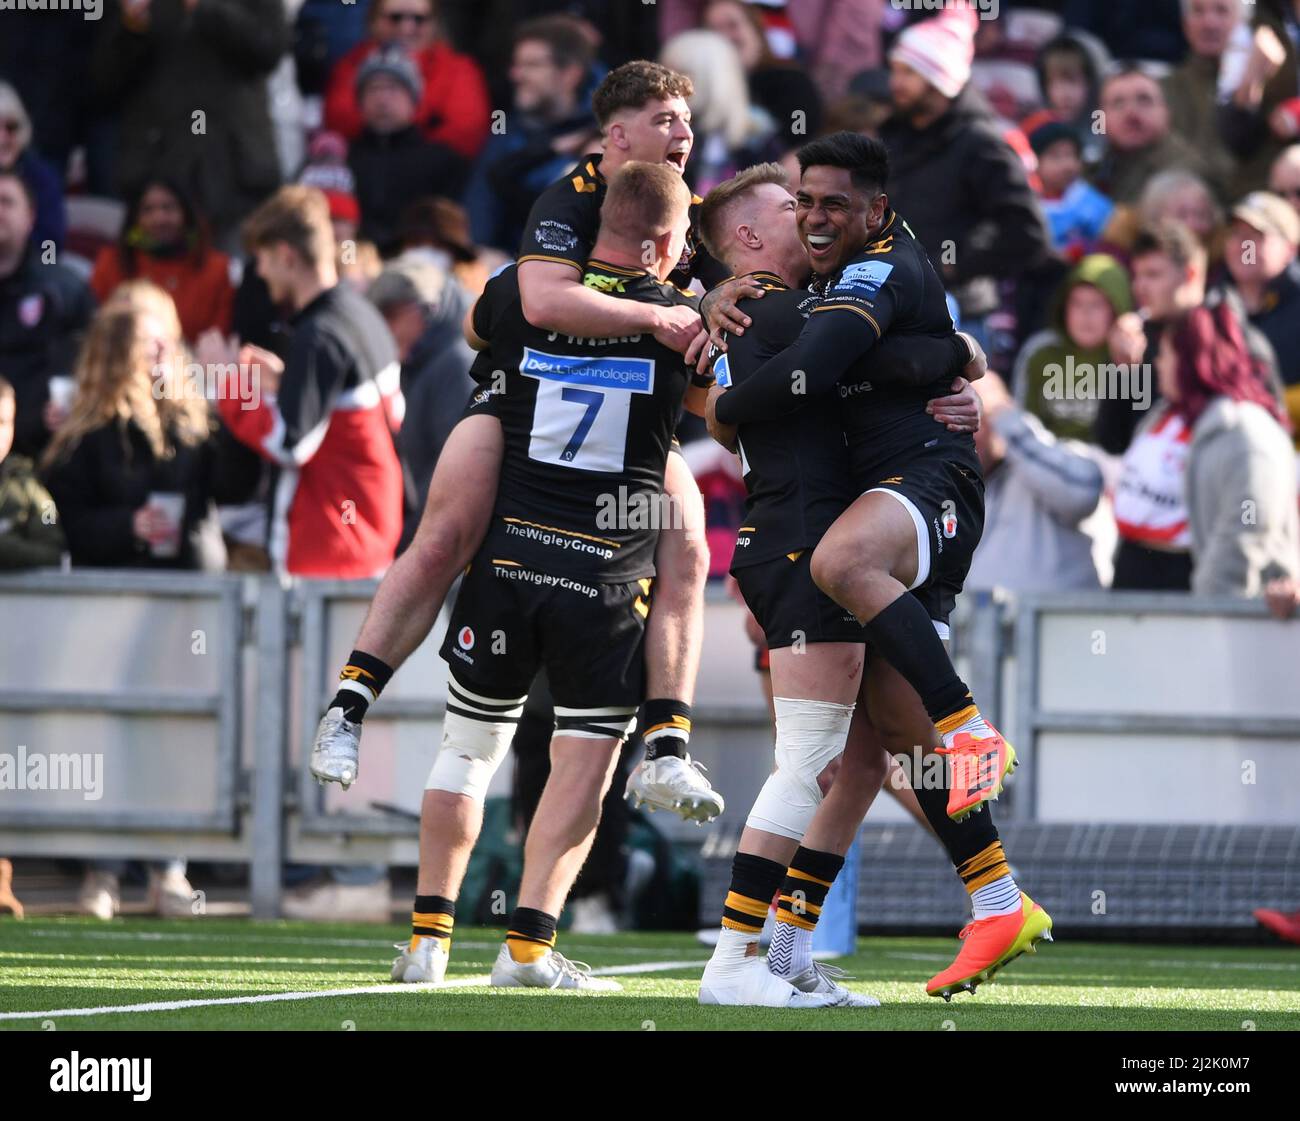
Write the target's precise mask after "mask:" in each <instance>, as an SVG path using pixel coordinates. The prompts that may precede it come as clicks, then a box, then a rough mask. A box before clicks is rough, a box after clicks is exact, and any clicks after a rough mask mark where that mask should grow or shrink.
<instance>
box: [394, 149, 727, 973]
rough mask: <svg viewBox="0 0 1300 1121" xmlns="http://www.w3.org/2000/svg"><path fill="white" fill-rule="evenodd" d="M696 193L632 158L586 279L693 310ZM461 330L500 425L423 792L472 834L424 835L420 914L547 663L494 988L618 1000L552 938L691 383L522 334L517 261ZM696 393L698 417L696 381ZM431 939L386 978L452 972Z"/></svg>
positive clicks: (595, 780) (596, 790)
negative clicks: (437, 741)
mask: <svg viewBox="0 0 1300 1121" xmlns="http://www.w3.org/2000/svg"><path fill="white" fill-rule="evenodd" d="M690 198H691V196H690V192H689V191H688V190H687V188H686V185H685V183H684V182H683V181H682V179H681V176H680V175H679V174H677V172H676V171H674V170H673V169H671V168H668V167H664V166H662V165H656V164H648V163H638V162H632V163H628V164H626V165H625V166H624V167H623V168H622V169H620V170H619V172H618V173H617V175H616V176H615V177H614V178H613V179H612V180H611V183H610V186H609V193H608V194H607V196H606V198H605V202H604V204H603V205H602V208H601V227H600V233H599V235H598V238H597V241H596V245H595V248H594V249H593V251H592V256H591V259H590V260H589V261H588V262H587V266H586V269H585V270H584V278H583V279H584V283H585V284H587V285H589V286H592V287H598V288H600V289H601V290H603V291H605V292H607V293H609V294H611V295H613V296H615V297H616V298H618V299H627V300H638V301H643V302H653V303H659V304H665V305H676V304H684V305H687V306H694V303H693V301H694V297H692V296H690V295H689V294H687V293H684V292H682V291H680V290H679V289H676V288H674V287H673V286H672V285H670V284H667V283H665V281H666V278H667V276H668V275H669V273H670V272H671V270H672V269H673V267H674V266H675V264H676V262H677V261H678V260H679V259H680V256H681V252H682V246H683V245H684V243H685V240H686V233H687V230H688V228H689V213H688V207H689V204H690ZM466 328H467V330H466V334H467V338H468V339H469V341H470V343H471V345H474V346H476V347H479V348H480V351H481V352H480V361H479V363H478V373H479V375H480V379H481V380H483V381H484V383H485V386H484V389H483V390H482V391H480V392H479V393H477V394H476V395H475V397H474V399H473V400H472V401H471V405H470V410H471V412H473V411H476V410H484V409H490V410H492V411H493V412H494V413H495V415H496V416H497V417H498V418H499V419H500V421H501V429H502V434H503V436H504V442H505V447H504V455H503V458H502V464H501V477H500V483H499V485H498V488H497V499H496V504H495V507H494V509H493V514H492V520H491V524H490V527H489V529H488V532H487V535H486V537H485V538H484V540H483V544H482V545H481V546H480V548H479V551H478V553H477V554H475V556H474V559H473V560H472V561H471V562H470V565H469V568H468V570H467V572H466V575H465V579H464V580H463V581H462V583H461V588H460V592H459V594H458V595H457V597H456V604H455V607H454V608H453V609H452V616H451V620H450V623H449V625H448V628H447V637H446V640H445V641H444V643H443V646H442V656H443V658H445V659H446V661H447V663H448V667H449V674H448V676H449V682H448V700H447V715H446V719H445V720H444V722H443V743H442V748H441V750H440V751H439V753H438V755H437V757H436V759H435V760H434V765H433V769H432V771H431V772H430V775H429V779H428V783H427V785H426V790H431V791H441V792H445V793H449V794H452V795H466V796H467V797H468V799H469V801H468V804H467V805H460V806H457V808H456V810H455V811H454V812H456V813H467V814H468V815H469V816H467V817H466V823H467V825H468V828H465V829H459V830H456V831H455V832H454V836H453V835H450V834H449V835H448V837H447V838H446V841H445V843H444V842H443V841H442V840H440V839H439V836H440V835H439V833H438V825H437V823H431V824H430V835H431V842H430V844H429V845H427V846H425V845H422V846H421V868H420V878H421V882H422V883H427V884H428V885H429V887H430V889H431V891H432V894H431V895H429V894H426V893H424V892H423V891H422V892H421V895H420V896H417V902H418V900H419V899H421V898H425V899H427V900H428V901H429V903H430V904H436V906H437V908H439V910H438V911H437V912H436V913H434V912H430V913H429V914H428V915H417V919H418V920H419V921H420V923H421V926H422V927H424V926H426V925H427V932H428V933H430V934H431V935H434V936H436V935H438V934H439V933H442V934H443V935H444V936H448V937H446V941H448V942H449V933H450V925H449V924H450V915H451V914H452V913H454V906H455V896H456V894H457V892H458V891H459V888H460V881H461V878H462V877H463V875H464V869H465V866H466V863H467V861H468V848H467V844H466V842H468V845H472V844H473V840H474V839H475V838H476V837H477V831H478V828H479V827H481V820H482V818H481V812H479V811H476V810H474V811H471V810H469V809H468V807H469V806H473V807H477V806H481V804H482V799H483V796H484V795H485V792H486V789H487V785H488V783H489V782H490V781H491V778H492V775H493V774H494V773H495V771H496V769H497V767H499V766H500V764H501V761H502V759H503V758H504V756H505V752H506V750H507V748H508V746H509V744H510V740H511V737H512V735H513V732H514V727H515V725H516V724H517V723H518V721H519V718H520V715H521V714H522V712H523V704H524V699H525V695H526V694H527V693H528V690H529V687H530V685H531V684H532V681H533V678H534V677H535V676H536V674H537V672H538V670H540V669H545V670H546V675H547V679H548V681H549V684H550V690H551V695H552V696H553V697H554V699H555V732H554V735H553V737H552V739H551V773H550V776H549V777H548V778H547V781H546V787H545V789H544V790H543V792H542V797H541V800H540V802H539V803H538V807H537V812H536V814H535V816H534V818H533V821H532V824H531V826H530V828H529V831H528V837H527V839H526V841H525V845H524V870H523V877H522V879H521V881H520V885H519V897H518V898H519V903H518V906H517V907H516V908H515V910H514V912H513V913H512V914H511V916H510V920H509V922H508V924H507V936H506V944H505V945H504V946H502V947H501V950H500V952H499V953H498V955H497V960H496V963H495V964H494V966H493V969H492V983H493V984H494V985H498V986H508V987H515V986H527V987H536V988H552V989H553V988H577V989H610V988H618V987H619V986H618V985H617V984H616V983H614V982H612V981H608V980H604V979H597V978H593V977H591V976H590V973H589V971H586V970H584V969H583V967H581V965H579V964H578V963H575V962H570V961H568V960H567V959H566V958H564V957H563V956H562V955H561V954H558V953H557V952H556V951H555V948H554V947H555V931H556V923H557V921H558V919H559V914H560V911H561V909H562V908H563V906H564V901H565V898H566V897H567V895H568V892H569V889H570V888H571V887H572V885H573V881H574V878H575V877H576V876H577V874H578V870H579V869H580V868H581V867H582V863H583V861H584V860H585V859H586V856H587V853H588V852H589V851H590V849H591V843H592V840H593V839H594V837H595V833H596V824H597V822H598V821H599V820H600V807H601V802H602V800H603V798H604V794H605V788H606V787H607V786H608V784H609V781H610V777H611V774H612V766H613V761H614V756H615V753H616V752H617V751H618V749H619V747H620V745H621V744H622V742H623V741H624V740H625V739H626V738H627V736H628V733H629V732H630V730H631V727H632V724H633V721H634V719H635V716H636V710H637V707H638V705H640V703H641V701H642V700H643V699H644V696H645V624H646V620H647V618H648V617H649V615H650V597H651V582H652V579H653V575H654V553H655V544H656V541H657V538H658V535H659V529H660V528H661V526H663V525H664V519H665V517H671V515H672V512H671V510H665V509H664V503H663V502H662V501H661V500H662V498H663V493H664V491H663V484H664V471H665V468H666V466H667V461H668V452H669V448H670V447H671V445H672V438H673V429H674V427H675V426H676V422H677V417H678V413H679V412H680V410H681V407H682V404H683V401H684V399H685V398H686V397H687V391H688V388H689V386H690V383H691V381H692V374H691V373H690V371H689V370H688V368H687V367H686V364H685V360H684V359H683V357H682V356H681V355H680V354H678V353H677V352H676V351H673V350H670V349H668V348H667V347H665V346H663V345H661V344H660V343H658V342H656V341H655V339H654V338H653V337H652V336H650V335H633V336H630V337H626V338H606V339H601V338H579V337H573V336H568V335H564V334H561V333H559V332H556V331H547V330H545V329H542V328H538V327H534V326H532V325H531V324H529V323H528V321H527V320H526V319H525V317H524V313H523V307H522V304H521V301H520V296H519V284H518V280H517V277H516V271H515V268H514V267H513V266H512V267H508V268H507V269H505V270H504V271H503V272H502V273H500V274H499V275H498V276H496V277H494V278H493V279H492V280H491V281H490V282H489V283H488V286H487V289H486V290H485V291H484V293H483V296H482V297H480V299H479V301H478V303H477V304H476V305H475V308H474V311H473V313H472V314H471V316H470V317H469V322H468V323H467V324H466ZM694 394H695V398H694V400H692V401H691V405H692V406H693V408H694V410H695V411H701V410H702V407H703V404H704V390H703V387H700V388H698V389H696V390H694ZM417 909H418V908H417ZM426 920H427V923H426ZM439 924H441V925H439ZM420 933H421V931H419V930H417V935H419V934H420ZM433 940H437V939H436V938H435V939H433ZM426 941H428V940H425V939H421V938H420V937H418V936H417V938H416V939H415V940H414V943H415V944H413V946H412V947H411V948H410V949H409V950H407V951H405V952H404V953H403V955H402V957H400V958H399V959H398V960H397V962H396V963H395V964H394V972H393V976H394V978H395V979H398V980H403V979H406V978H407V977H408V976H410V975H411V974H412V972H414V974H415V975H416V976H418V977H420V978H421V979H423V978H425V977H427V976H437V975H438V973H439V972H442V971H445V965H446V954H447V950H446V948H445V946H444V944H443V941H441V940H437V941H438V947H437V950H436V953H437V955H438V958H439V963H438V965H437V966H436V968H435V967H434V966H433V964H432V962H431V961H430V962H429V963H426V962H423V961H420V960H418V958H417V956H416V955H418V954H419V953H420V952H422V951H421V949H420V946H422V945H423V944H424V943H425V942H426ZM428 952H429V953H430V954H432V953H433V952H434V951H432V950H430V951H428ZM426 964H427V965H428V968H426Z"/></svg>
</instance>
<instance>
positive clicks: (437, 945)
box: [392, 935, 451, 985]
mask: <svg viewBox="0 0 1300 1121" xmlns="http://www.w3.org/2000/svg"><path fill="white" fill-rule="evenodd" d="M393 949H395V950H401V951H402V952H401V953H400V954H399V955H398V956H397V959H396V960H395V961H394V962H393V973H392V977H393V980H394V981H399V982H401V983H402V984H405V985H441V984H442V983H443V981H445V980H446V979H447V961H448V959H449V958H450V956H451V955H450V954H448V953H447V951H446V950H445V949H443V945H442V939H441V938H430V937H427V936H425V935H421V936H418V937H415V938H412V939H411V941H410V942H408V943H406V944H402V943H401V942H399V943H398V944H397V945H396V946H394V947H393Z"/></svg>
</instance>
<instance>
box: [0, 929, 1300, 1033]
mask: <svg viewBox="0 0 1300 1121" xmlns="http://www.w3.org/2000/svg"><path fill="white" fill-rule="evenodd" d="M405 936H406V935H405V930H404V928H402V927H399V926H396V925H394V926H391V927H373V926H349V925H337V924H331V925H311V924H305V923H265V924H263V923H253V922H247V921H240V920H226V919H196V920H194V921H191V922H183V921H172V922H168V921H158V920H153V921H146V920H138V921H137V920H126V921H117V922H113V923H96V922H94V921H93V920H89V921H88V920H81V919H66V920H58V919H39V920H28V921H27V922H21V923H20V922H15V921H13V920H10V919H7V918H6V919H0V1029H4V1030H41V1029H42V1028H45V1029H46V1030H48V1029H49V1028H50V1027H51V1026H53V1027H54V1028H57V1029H66V1030H86V1029H89V1030H96V1029H117V1030H121V1029H147V1030H158V1029H236V1030H274V1029H296V1030H320V1031H340V1030H345V1031H346V1030H356V1031H374V1030H411V1029H451V1030H469V1029H480V1028H487V1029H498V1030H513V1031H523V1030H533V1029H537V1030H546V1029H562V1030H587V1029H601V1030H613V1031H646V1030H656V1029H658V1030H669V1029H703V1030H724V1029H731V1028H734V1029H744V1030H754V1029H764V1028H776V1029H782V1030H801V1029H806V1030H822V1031H829V1030H835V1031H841V1030H843V1031H852V1030H863V1029H911V1030H920V1031H939V1030H945V1029H947V1030H954V1029H956V1030H980V1029H993V1030H996V1029H1021V1030H1025V1029H1028V1030H1034V1031H1043V1030H1053V1029H1097V1030H1114V1029H1120V1030H1141V1029H1173V1030H1201V1029H1207V1030H1210V1029H1212V1030H1226V1031H1240V1030H1242V1028H1243V1026H1246V1027H1249V1026H1251V1025H1253V1026H1254V1027H1255V1028H1256V1029H1257V1030H1261V1031H1264V1030H1278V1029H1290V1030H1295V1029H1297V1028H1300V950H1296V949H1288V948H1285V947H1278V948H1260V949H1240V948H1219V947H1203V946H1171V945H1159V946H1136V945H1119V944H1104V945H1102V944H1095V943H1091V944H1090V943H1070V942H1068V941H1063V940H1058V941H1057V942H1056V943H1054V944H1051V945H1045V946H1042V947H1041V948H1040V950H1039V953H1038V954H1037V955H1034V956H1026V957H1023V958H1021V959H1020V960H1018V961H1016V962H1015V963H1014V964H1013V965H1011V966H1009V967H1008V968H1007V969H1006V970H1005V971H1004V972H1003V973H1002V974H1001V975H1000V978H999V980H998V981H997V982H996V983H994V984H991V985H985V986H982V987H981V989H980V991H979V993H978V994H977V995H976V996H974V997H971V996H969V995H967V994H962V995H960V996H958V997H955V998H954V999H953V1001H952V1003H951V1004H945V1003H944V1002H943V1001H941V1000H935V999H933V998H931V997H927V996H926V995H925V992H924V988H923V986H924V982H925V980H926V979H927V978H928V977H930V976H931V975H932V974H933V973H936V972H938V970H940V969H942V968H943V967H944V966H945V965H947V964H948V962H949V961H950V960H951V958H952V955H953V954H954V953H955V951H956V946H957V943H956V941H955V940H947V939H939V938H861V939H859V940H858V952H857V953H856V954H855V955H854V956H853V957H851V958H843V959H839V960H838V961H837V962H836V964H838V965H840V966H841V967H843V968H845V969H847V970H848V971H849V973H850V974H851V976H852V980H851V981H850V986H851V987H852V988H854V989H858V990H860V991H863V992H869V993H872V994H874V995H875V996H877V997H879V998H880V1000H881V1001H882V1002H883V1006H882V1007H881V1008H876V1009H817V1010H808V1011H785V1010H769V1009H750V1008H701V1007H700V1006H699V1005H698V1004H697V1003H696V999H695V997H696V989H697V983H698V978H699V973H700V969H701V968H702V966H703V964H704V961H705V959H706V958H707V957H708V950H707V949H705V948H704V947H703V946H701V945H699V944H698V943H697V942H696V941H695V940H694V938H692V937H691V936H689V935H685V934H647V933H629V934H619V935H611V936H603V937H602V936H568V935H563V934H562V935H561V938H560V948H561V950H562V951H563V952H564V953H566V954H567V955H568V956H569V957H571V958H576V959H580V960H583V961H586V962H589V963H590V964H591V965H592V966H593V967H594V968H596V969H597V970H599V971H601V973H602V974H603V975H608V976H615V977H617V978H618V979H619V980H620V981H621V982H622V984H623V986H624V991H623V992H622V993H613V994H594V993H590V994H589V993H547V992H540V991H523V990H501V991H494V990H492V989H490V988H488V987H487V986H486V984H484V983H482V982H484V981H486V974H487V972H488V970H489V968H490V966H491V961H492V959H493V957H494V956H495V954H496V950H497V947H498V945H499V944H500V941H499V940H500V938H501V936H502V931H500V930H488V929H483V928H470V929H458V930H457V939H456V943H455V946H454V948H453V953H452V962H451V970H450V973H449V975H448V979H449V980H454V981H457V982H459V984H458V985H457V986H456V987H453V988H450V989H445V990H437V989H425V988H422V987H418V986H396V985H389V984H386V983H387V979H388V969H389V966H390V963H391V961H392V958H393V957H394V953H395V952H394V951H393V950H392V948H391V947H392V944H393V943H394V942H399V941H403V940H404V939H405ZM465 982H469V983H468V984H466V983H465ZM378 986H383V991H380V992H376V993H370V992H364V993H354V994H340V995H330V996H319V997H317V996H311V997H310V998H308V999H295V1000H286V1001H263V1002H257V1003H246V1002H241V1003H228V1004H216V1005H205V1006H199V1007H187V1008H180V1009H168V1010H157V1011H136V1012H123V1011H116V1012H112V1011H103V1012H97V1013H96V1014H95V1015H90V1016H69V1015H67V1014H66V1013H64V1014H60V1013H59V1010H66V1009H108V1008H119V1007H121V1006H123V1005H136V1004H145V1003H157V1002H174V1001H187V1000H199V1001H211V1000H218V999H227V998H247V997H253V996H259V995H266V994H282V993H315V992H326V991H329V990H338V989H355V988H367V987H378ZM15 1012H40V1013H54V1014H53V1015H49V1016H44V1015H43V1016H39V1017H36V1018H30V1019H14V1018H10V1017H9V1016H8V1014H11V1013H15ZM46 1020H52V1021H53V1024H52V1025H51V1024H48V1023H45V1021H46Z"/></svg>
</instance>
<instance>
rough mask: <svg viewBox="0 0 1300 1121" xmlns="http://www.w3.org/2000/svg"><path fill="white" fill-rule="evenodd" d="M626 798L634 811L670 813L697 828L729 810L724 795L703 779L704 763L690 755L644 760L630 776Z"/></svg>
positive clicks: (633, 769)
mask: <svg viewBox="0 0 1300 1121" xmlns="http://www.w3.org/2000/svg"><path fill="white" fill-rule="evenodd" d="M623 797H624V798H628V799H631V802H632V805H633V807H634V808H638V807H640V806H648V807H649V808H650V810H651V811H654V810H671V811H672V812H673V813H675V814H678V815H679V816H680V817H681V818H682V819H683V820H684V821H693V822H695V824H696V825H703V824H704V823H705V822H706V821H712V820H713V819H714V818H715V817H717V816H718V815H719V814H720V813H722V811H723V810H724V809H725V808H726V803H725V802H724V801H723V800H722V795H721V794H719V793H718V792H717V791H716V790H714V789H713V787H712V786H710V785H709V780H708V779H707V778H705V777H704V764H703V763H697V762H695V760H693V759H692V758H691V757H690V756H689V755H687V756H686V757H685V758H684V759H679V758H678V757H677V756H676V755H664V756H662V757H660V758H658V759H643V760H641V762H640V763H638V764H637V765H636V766H635V767H633V768H632V773H631V774H630V775H628V778H627V789H626V790H625V791H624V793H623Z"/></svg>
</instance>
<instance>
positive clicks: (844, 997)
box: [784, 961, 880, 1008]
mask: <svg viewBox="0 0 1300 1121" xmlns="http://www.w3.org/2000/svg"><path fill="white" fill-rule="evenodd" d="M847 976H848V974H847V973H845V972H844V970H842V969H840V968H839V966H836V965H827V964H826V962H824V961H815V962H813V963H812V965H810V966H809V967H808V968H807V969H805V970H804V971H803V972H802V973H800V974H799V975H798V976H797V977H786V978H784V980H786V981H788V982H789V983H790V984H791V985H793V986H794V987H795V988H796V989H798V990H799V991H800V992H801V993H831V994H834V995H835V996H836V997H838V998H839V999H837V1000H836V1002H835V1003H836V1005H837V1006H839V1007H843V1008H879V1007H880V1001H878V1000H877V999H876V998H875V997H874V996H867V995H866V994H865V993H855V992H853V990H852V989H846V988H845V987H844V986H843V985H841V984H838V983H837V982H838V981H839V979H840V978H841V977H847Z"/></svg>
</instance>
